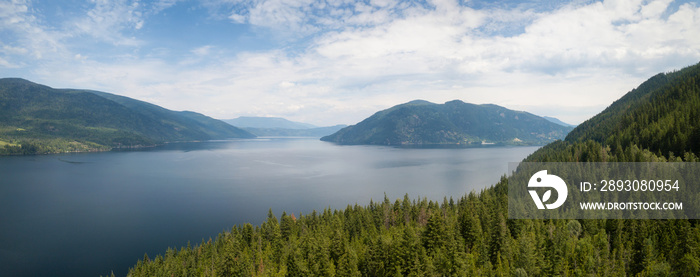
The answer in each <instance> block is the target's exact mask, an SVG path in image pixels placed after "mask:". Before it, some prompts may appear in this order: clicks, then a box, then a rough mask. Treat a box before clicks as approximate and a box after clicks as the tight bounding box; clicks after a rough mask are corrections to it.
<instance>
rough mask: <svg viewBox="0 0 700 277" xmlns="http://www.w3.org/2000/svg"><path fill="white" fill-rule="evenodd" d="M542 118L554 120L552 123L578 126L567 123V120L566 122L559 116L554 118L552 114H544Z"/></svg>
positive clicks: (572, 126)
mask: <svg viewBox="0 0 700 277" xmlns="http://www.w3.org/2000/svg"><path fill="white" fill-rule="evenodd" d="M542 118H544V119H546V120H547V121H549V122H552V123H554V124H559V125H561V126H564V127H571V128H574V127H576V125H572V124H569V123H566V122H564V121H561V120H559V119H558V118H554V117H551V116H543V117H542Z"/></svg>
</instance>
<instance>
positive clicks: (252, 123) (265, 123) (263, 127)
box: [223, 116, 347, 138]
mask: <svg viewBox="0 0 700 277" xmlns="http://www.w3.org/2000/svg"><path fill="white" fill-rule="evenodd" d="M223 121H224V122H226V123H229V124H231V125H233V126H236V127H239V128H242V129H244V130H246V131H248V132H250V133H252V134H254V135H256V136H261V137H318V138H320V137H323V136H327V135H330V134H333V133H335V132H337V131H338V130H340V129H342V128H344V127H347V125H335V126H328V127H316V126H315V125H311V124H308V123H303V122H295V121H290V120H287V119H284V118H281V117H251V116H241V117H238V118H234V119H225V120H223Z"/></svg>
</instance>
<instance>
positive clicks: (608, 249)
mask: <svg viewBox="0 0 700 277" xmlns="http://www.w3.org/2000/svg"><path fill="white" fill-rule="evenodd" d="M698 111H700V64H697V65H694V66H690V67H687V68H685V69H682V70H678V71H674V72H669V73H663V74H659V75H656V76H654V77H652V78H651V79H649V80H648V81H646V82H644V83H643V84H641V85H640V86H639V87H638V88H636V89H634V90H632V91H630V92H629V93H627V94H626V95H625V96H624V97H622V98H621V99H619V100H618V101H616V102H614V103H613V104H611V105H610V106H609V107H608V108H607V109H605V110H604V111H603V112H601V113H600V114H598V115H597V116H595V117H593V118H591V119H590V120H588V121H586V122H584V123H583V124H581V125H579V126H578V127H577V128H575V129H574V130H573V131H571V132H570V133H569V134H568V136H567V137H566V139H565V140H561V141H556V142H554V143H551V144H549V145H546V146H545V147H543V148H541V149H539V150H538V151H536V152H535V153H533V154H532V155H530V156H529V157H528V158H527V159H526V161H550V162H554V161H556V162H604V161H605V162H623V161H630V162H646V161H653V162H697V161H698V155H699V154H700V117H699V114H698ZM425 185H426V186H430V184H425ZM507 185H508V179H507V178H505V177H503V178H501V180H500V182H498V183H497V184H495V185H493V186H492V187H489V188H487V189H484V190H482V191H479V192H474V191H472V192H467V193H466V194H465V195H463V196H461V197H457V198H456V199H455V198H452V197H445V198H444V199H443V200H442V201H431V200H428V199H425V198H423V199H420V198H417V199H412V198H411V197H409V196H408V195H406V196H405V197H404V198H403V199H395V200H391V199H388V198H386V197H385V198H384V199H383V200H382V201H372V202H370V203H369V205H365V206H363V205H348V206H347V208H345V209H344V210H331V209H325V210H323V211H319V212H316V211H314V212H312V213H310V214H305V215H301V214H299V215H294V214H287V213H283V214H281V216H280V217H279V218H278V217H277V216H276V215H274V214H273V213H272V211H271V210H270V211H269V212H268V217H267V220H266V221H265V222H263V223H262V224H261V225H257V226H253V225H252V224H244V225H240V226H234V227H233V228H231V230H227V231H225V232H222V233H220V234H219V235H218V236H217V237H216V238H213V239H209V240H206V241H204V240H203V241H201V242H200V243H198V244H196V245H190V244H189V243H188V244H187V246H183V247H181V248H179V249H177V248H170V249H167V250H165V252H164V254H162V255H156V256H154V257H149V256H148V255H145V256H144V257H143V259H141V260H139V261H138V262H137V263H136V264H135V266H134V267H133V268H131V269H130V271H129V273H128V276H698V275H700V225H699V224H698V220H695V219H674V220H624V219H589V220H550V219H548V220H515V219H508V203H507V199H508V186H507ZM693 185H696V186H697V185H700V184H698V183H695V184H693Z"/></svg>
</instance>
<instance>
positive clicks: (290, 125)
mask: <svg viewBox="0 0 700 277" xmlns="http://www.w3.org/2000/svg"><path fill="white" fill-rule="evenodd" d="M223 121H224V122H226V123H228V124H231V125H233V126H236V127H239V128H263V129H272V128H281V129H311V128H317V127H316V126H314V125H311V124H307V123H301V122H294V121H290V120H287V119H284V118H281V117H254V116H252V117H251V116H241V117H238V118H234V119H225V120H223Z"/></svg>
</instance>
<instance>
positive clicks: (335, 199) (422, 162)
mask: <svg viewBox="0 0 700 277" xmlns="http://www.w3.org/2000/svg"><path fill="white" fill-rule="evenodd" d="M538 148H539V147H483V148H456V149H416V148H410V149H407V148H396V147H384V146H338V145H335V144H332V143H327V142H322V141H319V140H318V139H313V138H261V139H251V140H230V141H210V142H199V143H175V144H168V145H164V146H160V147H156V148H152V149H146V150H140V151H112V152H102V153H81V154H61V155H46V156H21V157H0V224H1V225H0V276H99V275H109V274H110V272H111V271H114V273H115V274H116V275H117V276H124V275H126V273H127V271H128V268H129V267H130V266H133V265H135V264H136V261H137V260H138V259H141V258H143V256H144V253H148V255H149V257H151V258H153V257H155V256H156V255H158V254H163V253H164V252H165V250H166V249H167V248H168V247H173V248H177V249H179V248H180V247H182V246H186V245H187V242H188V241H190V242H191V243H192V244H193V245H194V244H198V243H200V242H201V241H202V239H204V240H208V239H209V238H210V237H212V238H215V237H216V235H217V234H218V233H220V232H222V231H224V230H230V229H231V227H232V226H233V225H236V224H242V223H245V222H250V223H253V224H254V225H259V224H260V223H262V222H263V221H264V220H265V219H266V217H267V212H268V210H269V209H272V211H273V212H274V213H275V215H276V216H277V217H278V218H279V216H280V215H281V214H282V212H283V211H286V212H287V213H288V214H289V213H294V214H295V215H297V216H298V215H299V214H308V213H311V212H312V211H313V210H317V211H322V210H323V209H324V208H328V207H330V208H332V209H344V208H345V207H346V206H347V205H348V204H351V205H354V204H356V203H357V204H360V205H367V204H368V203H369V201H370V199H373V200H375V201H383V199H384V195H385V194H386V196H387V197H388V198H389V199H390V200H391V201H394V200H396V199H397V198H403V196H404V195H405V194H406V193H408V195H409V197H410V198H411V199H416V198H419V197H420V198H423V197H427V198H428V199H431V200H436V201H440V202H442V199H443V197H445V196H447V197H448V198H449V197H453V198H454V199H455V200H456V199H458V198H460V197H461V196H463V195H464V194H465V193H468V192H470V191H472V190H474V191H477V192H478V191H480V190H482V189H483V188H485V187H487V186H489V185H492V184H494V183H496V182H497V181H498V180H499V178H500V176H502V175H503V174H505V173H506V171H507V168H508V162H518V161H521V160H522V159H523V158H525V157H526V156H527V155H529V154H531V153H532V152H534V151H535V150H537V149H538Z"/></svg>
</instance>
